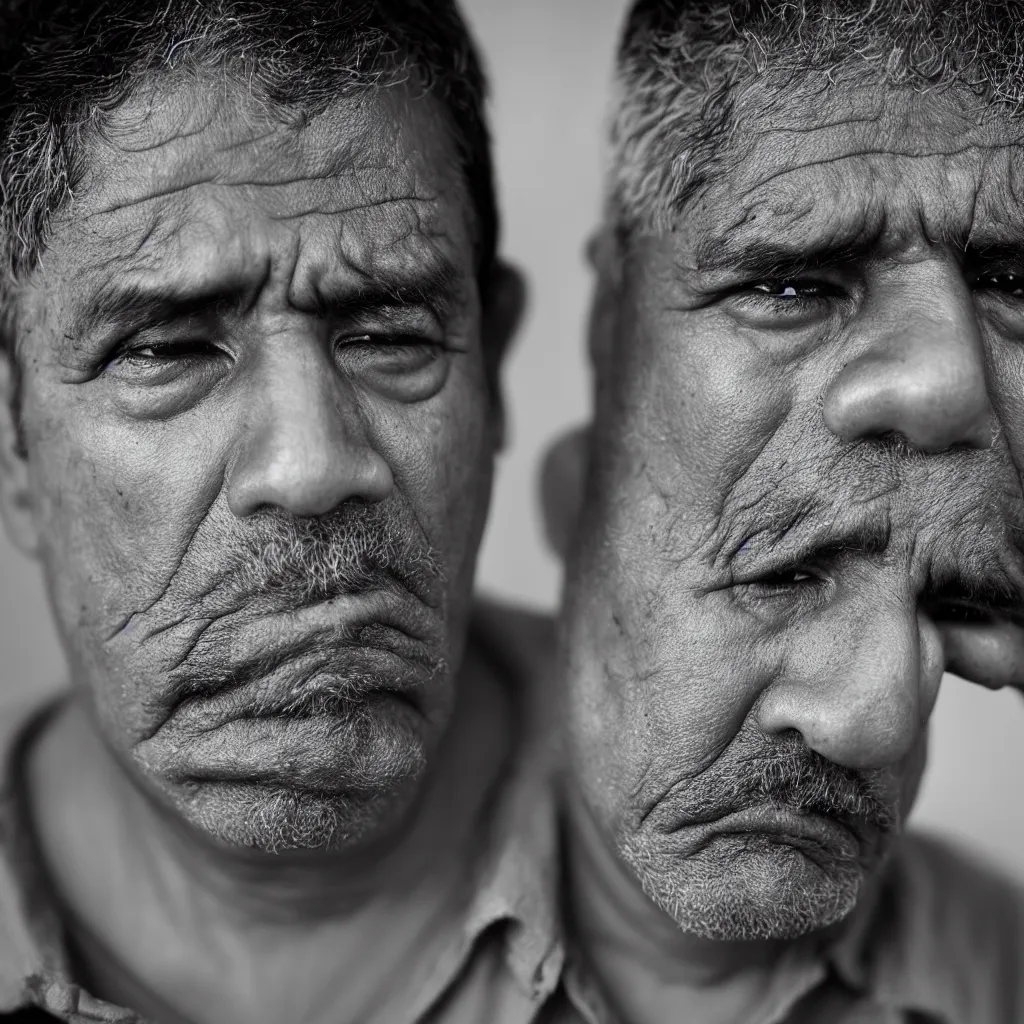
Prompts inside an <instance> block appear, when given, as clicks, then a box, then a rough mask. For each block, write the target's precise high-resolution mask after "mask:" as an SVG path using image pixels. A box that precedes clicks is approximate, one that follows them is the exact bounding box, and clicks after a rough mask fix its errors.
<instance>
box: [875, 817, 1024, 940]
mask: <svg viewBox="0 0 1024 1024" xmlns="http://www.w3.org/2000/svg"><path fill="white" fill-rule="evenodd" d="M894 868H895V871H896V872H897V873H898V876H899V878H900V881H901V883H902V884H901V886H900V887H901V888H902V889H903V890H904V891H905V892H906V893H907V897H906V898H908V899H912V900H913V901H914V903H915V904H916V905H918V906H920V905H921V904H922V902H923V904H924V905H925V906H927V907H928V908H929V910H930V912H931V913H932V914H933V915H934V916H935V918H936V923H938V924H946V923H953V922H954V921H955V922H956V924H957V925H958V926H968V923H969V921H970V920H971V919H977V920H978V921H980V922H986V921H987V922H993V923H996V922H1002V921H1006V922H1007V923H1012V924H1013V926H1014V927H1015V928H1017V929H1019V930H1022V934H1024V881H1022V880H1020V879H1016V878H1013V877H1011V876H1010V875H1009V874H1006V873H1005V872H1003V871H1001V870H1000V869H999V868H997V867H996V866H995V865H993V864H990V863H988V862H987V861H986V860H985V859H984V858H983V857H982V856H981V855H980V854H978V853H975V852H974V851H972V850H970V849H968V848H967V847H966V846H960V845H959V844H958V843H956V842H955V841H950V840H948V839H945V838H940V837H938V836H934V835H928V834H926V833H921V832H912V833H910V834H908V835H907V836H906V837H905V838H904V839H903V841H902V843H901V846H900V851H899V853H898V855H897V858H896V862H895V864H894Z"/></svg>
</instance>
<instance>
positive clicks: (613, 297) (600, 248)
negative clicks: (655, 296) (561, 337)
mask: <svg viewBox="0 0 1024 1024" xmlns="http://www.w3.org/2000/svg"><path fill="white" fill-rule="evenodd" d="M587 260H588V262H589V263H590V265H591V267H593V269H594V273H595V275H596V277H597V280H596V281H595V284H594V300H593V304H592V305H591V308H590V329H589V343H588V350H589V353H590V363H591V366H592V368H593V370H594V372H595V374H596V375H597V377H598V380H600V379H601V378H602V377H603V376H604V374H605V372H606V371H607V369H608V367H609V365H610V362H611V356H612V347H613V344H614V341H615V334H616V325H617V315H618V309H619V302H620V299H621V294H622V288H623V276H624V253H623V241H622V239H621V238H620V237H619V235H618V233H617V232H616V231H615V229H614V228H610V227H603V228H601V229H600V230H599V231H598V232H597V234H595V235H593V237H592V238H591V239H590V241H589V243H588V244H587Z"/></svg>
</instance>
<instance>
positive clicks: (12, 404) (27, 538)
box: [0, 353, 39, 557]
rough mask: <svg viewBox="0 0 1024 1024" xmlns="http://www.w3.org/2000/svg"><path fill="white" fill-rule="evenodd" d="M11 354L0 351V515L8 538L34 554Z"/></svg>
mask: <svg viewBox="0 0 1024 1024" xmlns="http://www.w3.org/2000/svg"><path fill="white" fill-rule="evenodd" d="M12 358H13V357H12V356H10V355H9V354H6V353H0V515H2V517H3V520H4V525H5V526H6V528H7V535H8V537H9V538H10V539H11V541H12V542H13V543H14V544H15V545H17V547H18V548H20V550H21V551H22V552H23V553H24V554H26V555H28V556H29V557H35V555H36V553H37V551H38V546H39V537H38V534H37V531H36V523H35V515H34V511H33V505H32V501H31V497H30V490H29V482H28V460H27V458H26V456H25V453H24V448H23V445H22V435H21V429H20V426H19V422H18V416H19V410H18V404H19V403H18V400H17V384H18V378H17V370H16V368H15V366H14V364H13V362H12Z"/></svg>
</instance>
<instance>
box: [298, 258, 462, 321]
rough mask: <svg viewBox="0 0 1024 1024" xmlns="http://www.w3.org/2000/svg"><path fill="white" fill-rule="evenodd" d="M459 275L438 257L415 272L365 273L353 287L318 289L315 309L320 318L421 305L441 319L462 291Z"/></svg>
mask: <svg viewBox="0 0 1024 1024" xmlns="http://www.w3.org/2000/svg"><path fill="white" fill-rule="evenodd" d="M462 277H463V275H461V274H460V273H459V271H458V269H457V268H456V266H455V265H454V264H453V263H450V262H448V261H447V260H439V261H437V262H432V263H431V264H429V265H424V266H421V267H417V268H416V270H415V271H411V272H410V271H380V270H374V272H373V273H372V274H371V273H366V274H364V275H363V277H362V280H361V281H360V283H359V284H358V285H357V286H356V287H352V286H350V285H347V284H339V285H337V286H328V287H323V288H321V289H320V291H319V293H318V295H317V297H316V309H315V311H314V312H316V314H317V315H319V316H322V317H328V316H335V317H352V316H357V315H358V314H360V313H365V312H367V311H371V310H377V309H382V308H387V307H389V306H390V307H395V306H424V307H426V308H427V309H429V310H430V311H431V312H432V313H433V314H434V316H436V317H437V318H438V320H440V321H442V322H444V321H446V320H448V319H449V317H450V316H451V315H452V313H453V311H454V309H455V306H456V304H457V300H458V297H459V295H460V293H461V292H462V288H463V286H462Z"/></svg>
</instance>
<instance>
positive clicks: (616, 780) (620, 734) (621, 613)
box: [567, 475, 779, 827]
mask: <svg viewBox="0 0 1024 1024" xmlns="http://www.w3.org/2000/svg"><path fill="white" fill-rule="evenodd" d="M612 489H614V490H617V492H618V493H619V494H620V495H622V499H621V500H620V501H617V502H616V503H615V504H614V507H612V508H605V509H604V510H603V512H601V511H599V512H598V513H597V517H598V518H600V519H601V524H602V530H603V533H602V536H603V537H605V538H610V539H611V540H612V543H610V544H608V543H599V542H596V541H594V539H593V538H594V524H593V523H592V524H591V526H590V528H589V530H588V529H587V528H586V527H585V528H584V530H583V533H584V535H585V539H584V541H583V543H582V544H581V545H580V546H579V548H578V551H577V555H576V562H575V566H574V569H573V580H574V583H573V585H572V588H571V590H570V603H569V608H568V613H567V614H568V618H569V627H570V633H569V641H568V643H569V649H570V666H571V669H570V674H569V675H570V685H571V687H572V693H573V709H574V722H573V726H574V740H575V743H576V745H577V748H578V750H579V751H580V753H579V756H580V757H581V758H582V759H583V760H584V761H585V763H586V766H587V772H588V777H589V779H591V780H593V781H594V785H595V789H596V790H597V791H598V799H599V800H600V801H601V802H602V803H604V804H606V805H607V804H609V803H610V804H611V805H612V807H613V814H614V816H615V817H616V818H617V819H618V823H619V826H620V827H629V826H630V825H631V824H635V822H636V820H637V819H638V817H640V816H641V815H642V814H643V812H644V811H645V810H646V809H648V808H649V807H650V806H652V805H653V804H654V803H655V802H657V801H658V800H659V799H660V798H661V797H663V796H664V794H665V793H666V791H668V790H669V789H670V788H671V787H673V786H675V785H678V784H680V783H682V782H684V781H685V780H687V779H689V778H693V777H695V776H696V775H698V774H699V773H700V772H701V771H702V770H704V769H705V768H706V767H708V765H710V764H711V763H713V762H714V761H715V760H716V759H717V757H718V756H719V755H720V754H721V752H722V751H723V750H724V749H725V748H726V747H727V746H728V745H729V744H730V743H731V742H732V740H733V739H734V738H735V736H736V734H737V733H738V732H739V730H740V729H741V727H742V726H743V724H744V722H745V721H746V720H747V719H748V716H749V715H750V713H751V709H752V708H753V706H754V705H755V703H756V701H757V698H758V696H759V694H760V693H761V692H762V691H763V689H764V688H765V687H766V686H768V685H770V683H771V681H772V679H773V678H774V677H775V675H776V674H777V672H778V670H779V656H778V652H777V649H776V646H775V644H774V643H773V642H772V641H771V638H770V637H766V636H765V635H764V631H763V627H762V626H761V625H760V624H758V623H757V622H756V621H753V620H752V619H751V618H750V617H749V616H745V615H742V614H740V613H739V612H737V611H736V610H735V609H734V608H733V607H732V605H731V603H730V599H729V597H728V595H727V593H726V592H723V591H711V592H707V591H705V590H704V589H702V587H701V585H700V584H701V583H702V582H703V578H704V573H703V571H702V569H701V566H700V563H699V560H698V559H697V557H696V556H695V555H694V554H693V550H694V549H693V545H689V546H688V547H687V546H686V545H684V544H682V543H680V541H679V532H680V530H679V527H678V524H677V523H674V522H673V517H672V516H671V515H670V514H669V513H668V512H667V509H666V503H665V501H664V500H663V497H662V496H661V495H660V494H658V493H657V492H653V491H652V490H651V489H650V487H649V485H648V482H647V481H646V477H645V476H643V475H640V476H636V475H634V476H633V477H632V478H629V479H620V481H619V483H618V485H617V486H613V488H612ZM588 514H589V510H588Z"/></svg>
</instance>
